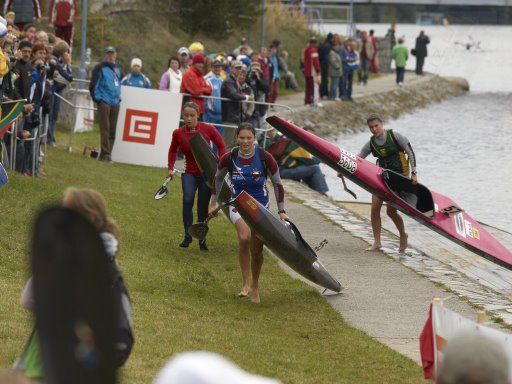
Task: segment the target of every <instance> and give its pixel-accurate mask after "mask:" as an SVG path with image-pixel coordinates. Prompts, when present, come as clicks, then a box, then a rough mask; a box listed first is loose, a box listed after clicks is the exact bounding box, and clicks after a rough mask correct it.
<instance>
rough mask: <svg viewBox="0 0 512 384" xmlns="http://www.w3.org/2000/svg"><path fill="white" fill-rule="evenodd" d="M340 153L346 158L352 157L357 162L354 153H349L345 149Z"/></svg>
mask: <svg viewBox="0 0 512 384" xmlns="http://www.w3.org/2000/svg"><path fill="white" fill-rule="evenodd" d="M340 153H341V154H342V155H345V156H348V157H350V158H351V159H352V160H355V159H356V155H354V154H353V153H351V152H349V151H345V150H344V149H341V148H340Z"/></svg>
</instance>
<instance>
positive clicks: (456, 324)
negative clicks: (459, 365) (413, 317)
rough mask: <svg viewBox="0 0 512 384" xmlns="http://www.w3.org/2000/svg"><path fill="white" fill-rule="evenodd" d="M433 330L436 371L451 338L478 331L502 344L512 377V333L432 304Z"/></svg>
mask: <svg viewBox="0 0 512 384" xmlns="http://www.w3.org/2000/svg"><path fill="white" fill-rule="evenodd" d="M432 330H433V332H434V353H435V366H436V371H437V369H438V367H439V364H440V363H441V362H442V361H443V352H444V350H445V347H446V344H447V343H449V342H450V339H451V338H452V337H453V336H455V335H457V334H459V333H461V332H464V331H477V332H481V333H482V335H484V336H486V337H488V338H490V339H492V340H494V341H496V342H497V343H498V344H500V345H501V346H502V347H503V349H504V350H505V352H506V353H507V356H508V361H509V366H510V368H511V370H510V372H511V379H512V335H510V334H507V333H504V332H501V331H499V330H497V329H494V328H489V327H486V326H484V325H480V324H477V323H476V322H474V321H472V320H469V319H467V318H465V317H463V316H461V315H459V314H458V313H456V312H453V311H451V310H449V309H447V308H445V307H443V306H442V305H439V304H436V303H434V304H433V305H432Z"/></svg>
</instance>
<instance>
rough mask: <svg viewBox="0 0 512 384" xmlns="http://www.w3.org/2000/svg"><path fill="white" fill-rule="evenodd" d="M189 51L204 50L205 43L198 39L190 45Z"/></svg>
mask: <svg viewBox="0 0 512 384" xmlns="http://www.w3.org/2000/svg"><path fill="white" fill-rule="evenodd" d="M188 50H189V51H204V45H203V44H201V43H200V42H199V41H196V42H195V43H192V44H190V46H189V47H188Z"/></svg>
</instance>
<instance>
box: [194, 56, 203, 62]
mask: <svg viewBox="0 0 512 384" xmlns="http://www.w3.org/2000/svg"><path fill="white" fill-rule="evenodd" d="M195 63H203V64H204V56H203V55H197V56H194V59H193V60H192V64H195Z"/></svg>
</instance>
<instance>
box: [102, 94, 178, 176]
mask: <svg viewBox="0 0 512 384" xmlns="http://www.w3.org/2000/svg"><path fill="white" fill-rule="evenodd" d="M182 98H183V96H182V95H181V94H180V93H171V92H166V91H159V90H156V89H145V88H137V87H128V86H122V87H121V107H120V110H119V118H118V119H117V128H116V141H115V143H114V148H113V149H112V160H113V161H115V162H119V163H127V164H138V165H147V166H153V167H166V166H167V154H168V152H169V146H170V145H171V137H172V132H173V131H174V130H175V129H176V128H178V126H179V122H180V113H181V103H182Z"/></svg>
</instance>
